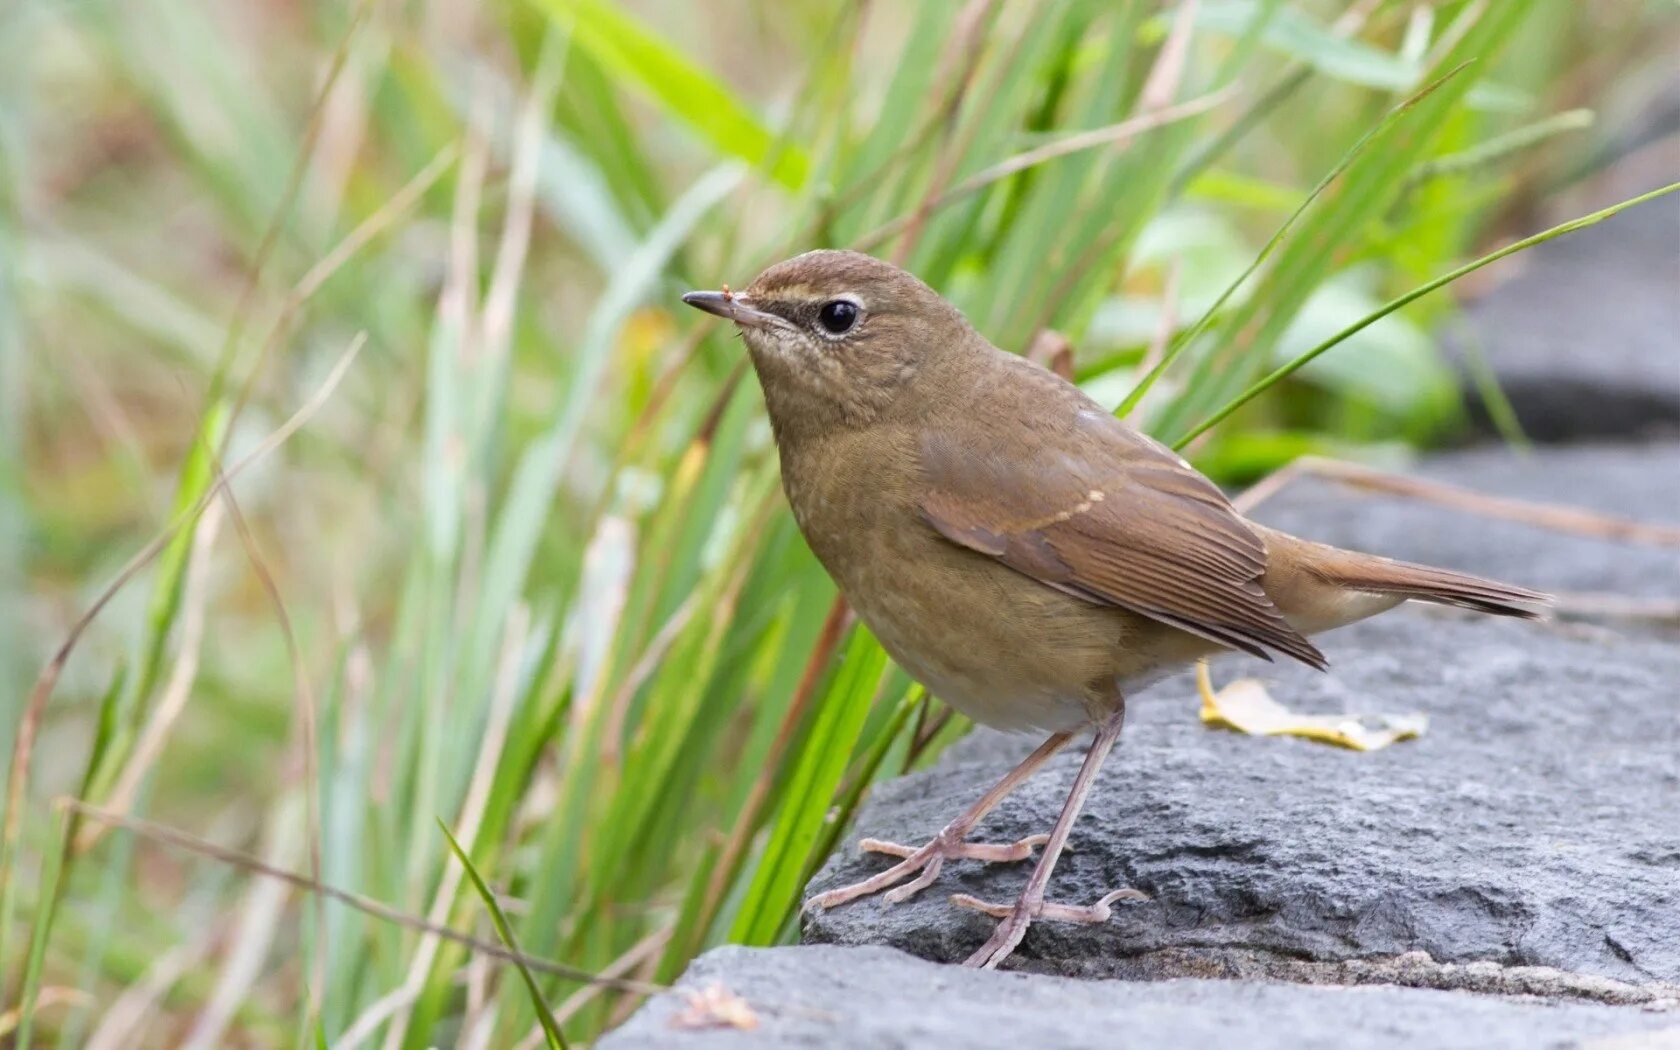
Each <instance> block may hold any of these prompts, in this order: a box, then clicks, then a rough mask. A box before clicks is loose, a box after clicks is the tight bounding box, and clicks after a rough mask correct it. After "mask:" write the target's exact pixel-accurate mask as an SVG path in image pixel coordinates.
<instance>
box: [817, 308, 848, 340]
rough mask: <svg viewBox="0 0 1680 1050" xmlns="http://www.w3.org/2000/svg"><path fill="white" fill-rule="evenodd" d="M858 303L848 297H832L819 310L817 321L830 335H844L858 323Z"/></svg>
mask: <svg viewBox="0 0 1680 1050" xmlns="http://www.w3.org/2000/svg"><path fill="white" fill-rule="evenodd" d="M857 318H858V308H857V304H856V303H854V302H850V301H848V300H846V299H831V300H829V301H828V302H826V303H823V305H822V309H821V310H818V311H817V323H818V324H820V325H822V326H823V328H824V330H826V331H827V332H828V333H829V334H830V335H844V334H845V333H846V332H849V331H851V329H852V326H853V325H855V324H857Z"/></svg>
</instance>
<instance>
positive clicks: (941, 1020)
mask: <svg viewBox="0 0 1680 1050" xmlns="http://www.w3.org/2000/svg"><path fill="white" fill-rule="evenodd" d="M712 985H719V986H722V987H723V988H726V989H727V990H729V991H730V992H732V993H734V994H735V995H738V996H740V997H742V998H743V999H745V1000H746V1002H747V1003H748V1005H749V1006H750V1007H751V1008H752V1010H753V1012H754V1013H755V1014H756V1015H757V1017H758V1020H759V1027H758V1028H757V1029H755V1030H752V1031H740V1030H737V1029H705V1030H694V1029H684V1028H677V1027H674V1026H673V1024H672V1021H673V1019H674V1018H675V1017H676V1016H677V1015H678V1014H680V1013H682V1012H683V1011H684V1009H685V1008H686V1005H687V1003H686V997H685V995H684V992H685V991H698V990H700V989H703V988H707V987H709V986H712ZM599 1045H600V1046H601V1047H602V1050H636V1048H640V1047H649V1048H651V1047H667V1046H673V1047H720V1048H722V1047H950V1048H957V1047H961V1048H963V1050H984V1048H988V1047H1065V1048H1069V1050H1075V1048H1085V1047H1089V1048H1092V1050H1097V1048H1102V1050H1108V1048H1110V1047H1116V1046H1139V1047H1145V1046H1148V1047H1154V1046H1159V1047H1173V1048H1175V1050H1201V1048H1209V1050H1213V1048H1218V1050H1224V1048H1227V1047H1231V1046H1241V1047H1244V1048H1246V1050H1295V1048H1302V1047H1335V1048H1338V1050H1343V1048H1346V1050H1386V1048H1395V1050H1399V1048H1408V1050H1409V1048H1411V1047H1418V1046H1427V1047H1432V1048H1435V1050H1459V1048H1463V1050H1472V1048H1473V1050H1505V1048H1509V1050H1519V1048H1520V1050H1538V1048H1561V1047H1582V1048H1596V1050H1634V1048H1637V1047H1645V1048H1648V1050H1658V1048H1661V1047H1668V1048H1671V1050H1672V1048H1673V1047H1676V1046H1680V1012H1676V1011H1673V1010H1660V1011H1659V1010H1638V1009H1628V1008H1625V1007H1622V1008H1618V1007H1608V1006H1599V1005H1596V1004H1583V1003H1570V1004H1550V1003H1540V1002H1535V1001H1532V1000H1529V1001H1513V1000H1501V999H1495V998H1490V997H1487V996H1477V995H1471V994H1468V993H1465V992H1442V991H1431V990H1424V989H1416V988H1312V987H1304V986H1289V985H1276V984H1263V983H1258V982H1246V981H1194V980H1171V981H1163V982H1159V983H1150V984H1137V983H1129V982H1120V981H1070V980H1063V979H1058V978H1052V977H1038V976H1027V975H1024V974H1012V973H975V972H972V971H968V970H962V969H958V968H956V967H949V966H935V965H932V964H930V963H927V962H923V961H921V960H919V959H913V958H910V957H909V956H906V955H903V954H901V953H899V952H894V951H889V950H886V949H882V948H849V949H848V948H836V947H827V946H808V947H801V948H775V949H768V950H765V949H757V950H754V949H746V948H720V949H717V950H716V951H713V952H711V953H709V954H707V955H705V956H702V957H701V958H700V959H698V960H696V961H695V963H694V965H693V966H692V967H690V969H689V972H688V974H687V975H686V976H685V977H684V978H683V981H682V985H681V988H680V989H679V990H678V991H677V992H674V993H667V994H665V995H662V996H660V997H658V998H656V999H654V1000H653V1001H652V1002H650V1003H649V1004H648V1005H647V1006H646V1007H644V1008H643V1009H642V1010H641V1011H640V1012H639V1013H637V1014H636V1016H635V1017H634V1018H632V1019H631V1020H630V1022H629V1023H628V1024H626V1025H625V1026H624V1027H623V1028H621V1029H619V1030H618V1031H616V1032H614V1033H612V1034H611V1035H608V1036H607V1037H606V1038H605V1039H603V1040H602V1041H601V1042H600V1044H599Z"/></svg>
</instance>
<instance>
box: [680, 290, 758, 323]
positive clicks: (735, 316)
mask: <svg viewBox="0 0 1680 1050" xmlns="http://www.w3.org/2000/svg"><path fill="white" fill-rule="evenodd" d="M683 302H685V303H687V304H688V305H690V306H692V307H694V308H695V309H696V310H704V311H706V312H707V313H709V314H717V315H718V316H719V317H723V318H727V319H729V320H731V321H734V322H735V323H736V324H741V325H746V326H748V327H749V328H768V327H769V326H771V325H773V324H775V323H777V322H778V321H780V320H781V318H779V317H777V316H776V315H775V314H767V313H765V312H764V311H763V310H754V309H753V308H752V307H751V306H748V305H747V303H746V301H745V300H744V299H742V298H741V297H740V296H739V295H732V294H730V293H729V292H689V293H688V294H687V295H685V296H683Z"/></svg>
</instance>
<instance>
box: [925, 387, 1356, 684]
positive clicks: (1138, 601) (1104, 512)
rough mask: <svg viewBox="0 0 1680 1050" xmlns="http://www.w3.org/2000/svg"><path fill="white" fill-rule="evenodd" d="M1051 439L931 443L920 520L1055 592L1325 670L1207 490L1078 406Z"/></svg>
mask: <svg viewBox="0 0 1680 1050" xmlns="http://www.w3.org/2000/svg"><path fill="white" fill-rule="evenodd" d="M1070 389H1071V388H1070ZM1076 407H1077V406H1076ZM1050 436H1051V437H1052V438H1053V440H1051V441H1046V442H1041V443H1039V444H1038V445H1036V446H1029V445H1023V444H1019V443H1018V444H1015V445H1012V446H1004V445H1003V444H1002V443H1001V442H994V443H987V442H985V441H984V440H983V439H982V440H980V441H979V442H978V443H970V444H968V445H965V446H964V447H960V448H959V447H956V446H955V445H954V444H953V442H952V441H951V439H950V438H949V437H948V435H947V432H940V433H930V434H929V436H928V437H926V438H925V439H924V441H923V448H922V470H923V474H924V479H925V484H926V488H925V491H924V493H923V496H922V499H921V501H920V506H921V511H922V515H923V518H924V519H925V520H926V521H927V522H928V524H929V525H931V526H932V527H933V528H934V529H935V530H937V531H938V532H939V534H940V535H942V536H944V537H945V538H946V539H947V540H950V541H951V542H953V543H957V544H960V545H962V546H964V547H967V548H969V549H971V550H974V551H978V552H980V553H982V554H986V555H988V556H990V557H993V558H997V559H998V560H999V561H1001V562H1002V563H1003V564H1005V565H1008V566H1009V567H1011V568H1013V569H1015V570H1016V571H1018V572H1021V573H1024V574H1026V575H1028V576H1031V577H1033V578H1034V579H1037V580H1039V581H1040V582H1042V583H1044V584H1046V585H1048V586H1051V587H1054V588H1056V589H1057V590H1060V591H1063V592H1064V593H1067V594H1071V595H1074V596H1076V597H1079V598H1081V599H1084V600H1086V601H1090V602H1094V603H1096V604H1101V605H1112V606H1116V607H1120V608H1124V609H1128V610H1131V611H1132V612H1135V613H1139V614H1141V615H1143V616H1148V617H1150V618H1151V619H1155V620H1158V621H1160V622H1162V623H1166V624H1170V625H1172V626H1174V627H1177V628H1179V629H1180V630H1184V631H1188V632H1190V633H1192V634H1196V635H1200V636H1202V637H1204V638H1207V639H1209V640H1211V641H1214V642H1217V643H1219V644H1221V645H1226V646H1230V647H1232V648H1235V649H1240V650H1243V651H1245V652H1248V653H1252V654H1254V655H1256V656H1260V657H1264V658H1266V659H1270V658H1271V655H1270V654H1271V653H1272V652H1278V653H1283V654H1285V655H1288V656H1291V657H1294V658H1295V659H1297V660H1300V661H1302V662H1304V663H1307V664H1310V665H1312V666H1314V667H1319V668H1322V667H1323V666H1324V665H1325V661H1324V657H1323V655H1322V654H1321V653H1320V652H1319V651H1318V649H1317V648H1315V647H1314V646H1313V644H1312V643H1311V642H1309V641H1308V640H1307V639H1306V638H1305V637H1303V636H1302V635H1301V634H1300V633H1299V632H1298V631H1296V630H1295V629H1294V628H1293V627H1291V626H1290V624H1289V622H1288V621H1287V620H1285V619H1284V617H1283V614H1282V613H1280V612H1279V611H1278V609H1277V606H1275V605H1274V604H1273V603H1272V601H1271V599H1270V598H1268V597H1267V596H1266V592H1265V590H1264V589H1263V588H1262V587H1261V584H1260V579H1261V576H1262V575H1263V574H1264V573H1265V571H1266V547H1265V543H1264V542H1263V541H1262V540H1261V538H1260V536H1259V534H1258V533H1256V532H1255V530H1254V529H1253V528H1252V527H1250V526H1249V524H1248V523H1247V522H1246V521H1244V520H1243V519H1242V517H1241V515H1239V514H1237V512H1236V511H1235V510H1234V509H1233V508H1232V507H1231V505H1230V503H1229V502H1228V501H1227V500H1226V499H1225V496H1224V494H1223V493H1221V492H1220V491H1219V489H1218V488H1217V487H1216V486H1215V485H1214V484H1213V483H1212V482H1210V481H1208V480H1207V479H1206V478H1204V477H1202V476H1201V475H1200V474H1198V473H1196V472H1195V470H1194V469H1192V468H1191V467H1190V466H1189V464H1187V463H1185V462H1184V461H1183V460H1181V459H1180V458H1179V457H1177V456H1176V455H1174V454H1173V453H1172V452H1170V451H1168V450H1167V449H1166V448H1164V447H1162V446H1161V445H1159V444H1157V443H1155V442H1153V441H1151V440H1149V439H1148V438H1146V437H1144V436H1142V435H1141V434H1138V433H1137V432H1136V431H1134V430H1132V429H1131V428H1130V427H1127V426H1126V425H1125V424H1124V423H1122V422H1120V421H1119V420H1116V419H1114V418H1113V417H1112V416H1109V415H1108V414H1107V413H1103V412H1100V411H1095V410H1092V409H1089V408H1081V410H1080V411H1078V412H1077V418H1076V419H1075V420H1074V422H1073V423H1072V425H1070V426H1068V427H1067V428H1065V429H1062V430H1058V431H1056V432H1054V433H1053V434H1052V435H1050Z"/></svg>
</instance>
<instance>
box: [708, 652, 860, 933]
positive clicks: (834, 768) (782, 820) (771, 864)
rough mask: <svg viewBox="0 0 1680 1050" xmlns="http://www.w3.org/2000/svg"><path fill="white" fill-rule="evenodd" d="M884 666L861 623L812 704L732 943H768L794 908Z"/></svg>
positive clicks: (743, 902)
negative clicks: (803, 738) (812, 715)
mask: <svg viewBox="0 0 1680 1050" xmlns="http://www.w3.org/2000/svg"><path fill="white" fill-rule="evenodd" d="M886 667H887V654H886V653H885V651H883V650H882V649H881V646H880V643H878V642H876V641H875V638H874V636H873V635H871V634H870V633H869V632H868V631H867V630H865V629H864V628H863V627H861V626H859V627H858V628H856V629H855V630H854V631H853V633H852V640H851V643H850V644H849V645H848V646H847V647H846V654H845V656H844V658H843V659H842V661H841V663H840V669H839V671H838V673H836V675H835V677H834V681H833V683H832V684H831V685H830V687H829V688H828V690H827V692H826V694H825V695H824V696H823V697H822V698H821V700H820V701H819V702H818V705H817V714H816V720H815V722H814V723H813V725H812V727H811V731H810V733H809V734H808V736H807V738H806V746H805V748H804V750H803V752H802V753H801V754H800V757H799V761H798V764H797V765H796V766H795V768H794V772H793V776H792V779H791V780H790V781H789V784H788V788H787V792H786V794H785V795H784V800H783V804H782V807H781V809H780V810H779V811H778V813H777V815H776V821H775V825H774V827H773V828H772V830H771V833H770V841H769V842H768V843H767V844H766V846H765V850H764V856H763V858H762V859H761V860H760V862H759V866H758V870H757V871H756V872H755V873H754V877H753V881H752V884H751V886H750V887H749V888H748V891H747V895H746V897H745V899H744V900H743V901H742V904H741V910H740V913H739V915H738V916H737V919H736V922H735V928H734V930H733V931H732V932H731V935H730V939H731V940H732V941H735V942H737V943H740V944H756V945H767V944H773V943H775V941H776V938H777V936H778V935H779V934H780V932H781V930H782V927H783V926H784V925H785V924H786V922H787V919H788V917H789V916H790V915H791V914H793V912H794V910H795V909H796V908H797V906H798V899H799V891H800V887H801V886H802V885H803V881H802V880H803V876H804V874H805V871H806V868H807V866H808V864H809V860H810V857H811V856H812V852H813V848H814V847H815V846H816V844H817V843H818V841H819V839H820V836H821V833H822V826H823V822H824V820H825V819H826V817H827V813H828V809H829V806H830V805H832V803H833V801H834V794H835V790H836V789H837V788H838V787H839V785H840V778H841V777H842V776H843V775H844V774H845V771H846V764H847V762H848V761H849V760H850V759H851V754H852V747H853V745H854V744H855V743H856V741H857V737H858V734H859V733H860V732H861V731H862V730H863V724H864V721H865V720H866V719H867V718H868V717H869V709H870V704H871V701H872V700H873V698H874V696H875V693H876V691H877V690H878V689H879V688H880V682H881V676H882V673H883V672H884V671H885V670H886Z"/></svg>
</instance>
